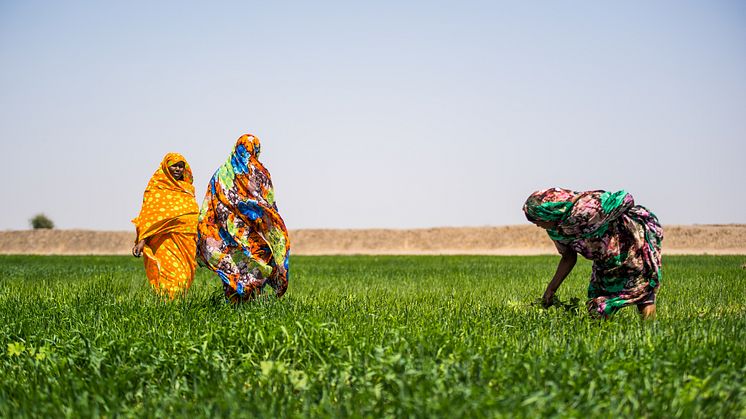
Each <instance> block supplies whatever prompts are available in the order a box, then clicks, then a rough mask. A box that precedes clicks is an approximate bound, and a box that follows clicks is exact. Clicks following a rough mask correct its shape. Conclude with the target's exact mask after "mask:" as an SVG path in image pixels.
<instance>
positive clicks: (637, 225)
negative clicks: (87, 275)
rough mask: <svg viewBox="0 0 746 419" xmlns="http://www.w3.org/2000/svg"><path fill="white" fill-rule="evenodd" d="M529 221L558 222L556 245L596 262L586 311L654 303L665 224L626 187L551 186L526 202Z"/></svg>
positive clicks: (554, 231)
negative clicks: (579, 189) (580, 188)
mask: <svg viewBox="0 0 746 419" xmlns="http://www.w3.org/2000/svg"><path fill="white" fill-rule="evenodd" d="M523 211H524V212H525V213H526V216H527V218H529V220H539V221H551V222H556V223H557V225H556V227H555V228H554V229H550V230H547V232H548V233H549V237H550V238H551V239H552V240H554V241H555V242H556V243H557V244H558V246H557V247H558V249H562V248H568V247H569V248H570V249H572V250H574V251H575V252H577V253H579V254H581V255H582V256H583V257H585V258H587V259H590V260H592V261H593V271H592V274H591V280H590V284H589V286H588V302H587V306H588V310H589V311H590V312H591V313H592V314H597V315H599V316H602V317H608V316H610V315H611V314H613V313H615V312H616V311H618V310H619V309H620V308H622V307H625V306H628V305H638V306H643V305H647V304H653V303H655V294H656V292H657V290H658V288H659V286H660V281H661V241H662V240H663V228H662V227H661V225H660V223H659V222H658V218H657V217H656V216H655V214H653V213H652V212H650V211H649V210H648V209H647V208H645V207H643V206H641V205H635V202H634V198H633V197H632V195H630V194H629V193H627V192H625V191H623V190H622V191H618V192H613V193H612V192H606V191H600V190H599V191H588V192H574V191H571V190H567V189H560V188H550V189H544V190H541V191H537V192H535V193H533V194H532V195H531V196H530V197H529V198H528V200H527V201H526V204H525V205H524V206H523Z"/></svg>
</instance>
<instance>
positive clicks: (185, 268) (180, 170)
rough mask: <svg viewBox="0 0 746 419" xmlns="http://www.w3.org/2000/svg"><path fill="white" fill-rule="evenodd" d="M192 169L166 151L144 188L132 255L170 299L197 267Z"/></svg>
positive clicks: (196, 212)
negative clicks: (140, 262) (141, 261)
mask: <svg viewBox="0 0 746 419" xmlns="http://www.w3.org/2000/svg"><path fill="white" fill-rule="evenodd" d="M192 182H193V178H192V169H191V168H190V167H189V164H188V163H187V162H186V159H185V158H184V156H182V155H181V154H178V153H168V154H166V156H165V157H163V161H161V165H160V167H158V170H156V171H155V173H154V174H153V176H152V177H151V178H150V181H149V182H148V186H147V187H146V188H145V193H144V194H143V199H142V209H141V210H140V215H138V216H137V218H135V219H134V220H132V223H134V224H135V227H136V229H137V239H135V247H133V248H132V255H134V256H135V257H140V256H143V255H144V262H145V274H146V275H147V277H148V281H149V282H150V285H152V286H153V288H154V289H155V291H156V292H157V293H159V294H161V295H168V297H169V298H171V299H174V298H175V297H176V296H177V295H183V294H185V293H186V291H187V290H188V289H189V287H190V286H191V285H192V280H193V279H194V271H195V270H196V268H197V259H196V254H197V217H198V216H199V206H198V205H197V201H196V200H195V198H194V186H193V185H192Z"/></svg>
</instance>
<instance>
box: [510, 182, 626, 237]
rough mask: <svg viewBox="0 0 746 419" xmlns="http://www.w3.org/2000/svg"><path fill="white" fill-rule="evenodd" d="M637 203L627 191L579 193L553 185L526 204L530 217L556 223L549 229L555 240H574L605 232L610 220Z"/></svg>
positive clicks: (535, 193) (596, 235)
mask: <svg viewBox="0 0 746 419" xmlns="http://www.w3.org/2000/svg"><path fill="white" fill-rule="evenodd" d="M634 205H635V201H634V198H632V195H630V194H628V193H627V192H626V191H624V190H621V191H618V192H605V191H588V192H575V191H571V190H568V189H561V188H550V189H544V190H541V191H537V192H534V193H533V194H531V196H529V197H528V199H527V200H526V203H525V204H524V205H523V212H524V213H525V214H526V218H528V219H529V220H532V221H535V220H538V221H549V222H556V223H557V226H556V227H555V228H553V229H549V230H547V232H548V233H549V236H550V237H551V238H552V240H557V241H565V242H566V241H570V240H575V239H580V238H589V237H598V236H601V235H603V234H604V233H605V232H606V230H607V229H608V227H609V223H611V222H612V221H614V220H616V219H617V218H619V216H621V215H622V214H624V213H625V212H626V211H627V210H629V209H631V208H632V207H633V206H634Z"/></svg>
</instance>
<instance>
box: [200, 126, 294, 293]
mask: <svg viewBox="0 0 746 419" xmlns="http://www.w3.org/2000/svg"><path fill="white" fill-rule="evenodd" d="M259 153H260V143H259V138H257V137H255V136H253V135H251V134H245V135H242V136H241V137H240V138H239V139H238V141H237V142H236V146H235V147H234V150H233V152H232V153H231V155H230V156H229V157H228V159H227V160H226V162H225V163H223V165H222V166H220V168H219V169H218V170H217V171H216V172H215V174H214V175H213V176H212V179H210V183H209V184H208V191H207V195H206V196H205V201H204V203H203V204H202V212H201V214H200V220H199V227H198V228H199V234H200V235H203V236H207V237H209V236H213V237H214V235H211V234H210V231H211V230H212V231H217V232H218V236H219V237H218V239H219V240H220V241H222V242H223V243H224V244H226V245H227V247H228V248H238V249H240V250H242V251H243V254H244V255H245V256H246V257H247V258H249V259H251V260H252V263H255V264H256V265H258V266H259V267H260V270H261V271H262V272H266V273H269V275H267V276H268V277H269V278H268V283H269V284H270V285H272V286H273V288H275V292H276V294H277V295H278V296H282V295H283V294H284V292H285V289H286V288H287V277H288V269H289V259H290V237H289V235H288V230H287V228H286V227H285V222H284V221H283V219H282V217H281V216H280V213H279V212H278V210H277V204H276V203H275V197H274V189H273V186H272V179H271V177H270V174H269V171H268V170H267V169H266V168H265V167H264V165H263V164H262V163H261V162H260V161H259ZM218 202H219V203H221V204H222V206H224V207H225V208H227V209H228V211H229V214H227V216H226V217H220V216H216V211H217V203H218ZM267 250H269V251H271V259H270V261H269V264H268V263H266V262H265V261H264V260H263V258H262V257H260V255H262V254H266V251H267ZM270 272H271V273H270ZM223 280H225V278H224V279H223ZM232 285H233V286H235V284H232Z"/></svg>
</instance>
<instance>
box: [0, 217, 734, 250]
mask: <svg viewBox="0 0 746 419" xmlns="http://www.w3.org/2000/svg"><path fill="white" fill-rule="evenodd" d="M290 239H291V242H292V253H293V254H295V255H353V254H370V255H385V254H391V255H401V254H484V255H535V254H552V253H555V250H554V246H553V245H552V242H551V241H550V240H549V238H548V237H547V235H546V233H545V232H544V231H543V230H541V229H539V228H537V227H534V226H530V225H520V226H500V227H437V228H422V229H298V230H291V231H290ZM133 240H134V233H132V232H124V231H92V230H20V231H0V254H41V255H125V254H129V252H130V249H131V248H132V245H133ZM663 246H664V247H663V249H664V252H665V253H668V254H736V255H746V224H730V225H694V226H666V227H665V239H664V241H663Z"/></svg>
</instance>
